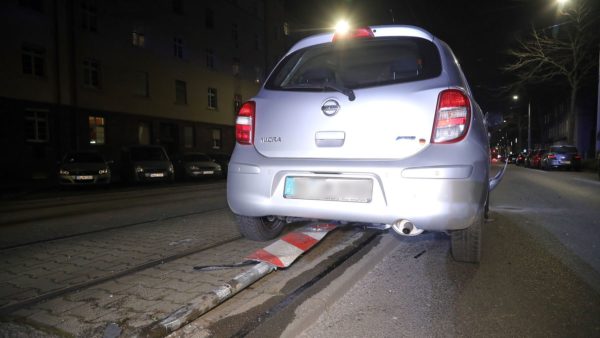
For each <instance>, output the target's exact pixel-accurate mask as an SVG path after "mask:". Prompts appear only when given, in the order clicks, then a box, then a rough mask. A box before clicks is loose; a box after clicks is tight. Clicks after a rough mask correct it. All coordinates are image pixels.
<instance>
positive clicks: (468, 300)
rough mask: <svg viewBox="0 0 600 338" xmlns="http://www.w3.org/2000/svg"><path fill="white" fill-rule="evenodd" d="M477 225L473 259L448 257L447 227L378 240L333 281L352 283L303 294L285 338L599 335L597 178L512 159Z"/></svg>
mask: <svg viewBox="0 0 600 338" xmlns="http://www.w3.org/2000/svg"><path fill="white" fill-rule="evenodd" d="M483 229H484V237H483V240H484V244H483V245H484V248H483V253H482V262H481V264H480V265H472V264H461V263H456V262H454V261H453V260H452V259H451V258H450V255H449V241H448V237H447V236H446V235H444V234H432V233H429V234H424V235H423V236H420V237H416V238H405V237H397V236H388V237H386V238H384V240H383V241H382V242H381V243H380V244H379V245H378V246H377V247H376V248H374V249H373V250H372V251H371V252H370V253H369V254H368V255H366V256H365V257H363V259H361V260H360V261H359V262H357V263H356V264H354V266H353V267H351V268H350V269H348V270H347V271H346V272H345V273H344V274H342V275H341V276H340V277H338V278H337V280H336V283H339V282H340V281H343V280H344V279H348V280H350V283H349V284H353V286H352V287H351V288H349V289H348V290H347V291H346V292H345V293H344V294H343V295H340V292H334V291H332V288H335V287H336V285H337V284H336V283H331V285H330V286H328V287H325V288H324V289H323V290H321V291H320V292H319V293H317V294H316V295H314V296H313V297H311V298H310V299H307V300H306V301H305V302H304V304H302V305H301V306H299V307H298V308H297V309H296V310H295V313H294V315H293V316H292V317H293V318H292V320H291V322H290V324H288V325H287V328H286V330H285V331H284V332H283V333H282V335H283V336H298V335H301V336H303V337H439V336H461V337H462V336H469V337H506V336H527V337H598V336H600V265H599V259H600V247H599V245H598V243H600V241H599V239H600V184H599V183H598V181H597V179H596V176H595V175H593V174H591V173H575V172H543V171H538V170H531V169H525V168H520V167H515V166H510V167H509V171H508V172H507V174H506V176H505V178H504V180H503V182H502V184H501V185H500V186H499V187H498V188H497V189H496V190H495V191H494V192H493V193H492V203H491V219H490V220H489V222H487V223H486V224H485V226H484V228H483ZM380 257H384V258H383V259H381V258H380ZM361 266H363V270H366V271H368V272H367V273H365V274H360V273H359V274H357V273H352V270H360V269H361V268H360V267H361ZM364 267H367V268H364ZM315 306H319V308H320V309H321V311H320V312H319V314H317V315H315V313H314V312H311V309H313V308H315Z"/></svg>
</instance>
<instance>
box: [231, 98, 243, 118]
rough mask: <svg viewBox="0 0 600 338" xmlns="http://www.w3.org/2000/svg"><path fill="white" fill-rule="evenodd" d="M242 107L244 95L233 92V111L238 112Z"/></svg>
mask: <svg viewBox="0 0 600 338" xmlns="http://www.w3.org/2000/svg"><path fill="white" fill-rule="evenodd" d="M241 107H242V95H240V94H233V111H234V112H235V113H236V114H237V113H238V112H239V111H240V108H241Z"/></svg>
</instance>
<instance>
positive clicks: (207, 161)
mask: <svg viewBox="0 0 600 338" xmlns="http://www.w3.org/2000/svg"><path fill="white" fill-rule="evenodd" d="M173 162H174V165H175V173H177V175H178V176H179V177H180V178H182V179H188V178H197V177H221V176H222V174H223V172H222V170H221V166H220V165H219V164H218V163H216V162H215V160H213V159H212V158H210V157H208V155H206V154H203V153H186V154H183V155H180V156H177V157H175V158H174V160H173Z"/></svg>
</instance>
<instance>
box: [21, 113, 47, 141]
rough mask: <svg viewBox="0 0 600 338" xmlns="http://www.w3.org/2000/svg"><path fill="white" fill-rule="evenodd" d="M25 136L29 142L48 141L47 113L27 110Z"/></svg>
mask: <svg viewBox="0 0 600 338" xmlns="http://www.w3.org/2000/svg"><path fill="white" fill-rule="evenodd" d="M25 138H26V139H27V141H29V142H47V141H48V113H47V112H44V111H27V112H26V114H25Z"/></svg>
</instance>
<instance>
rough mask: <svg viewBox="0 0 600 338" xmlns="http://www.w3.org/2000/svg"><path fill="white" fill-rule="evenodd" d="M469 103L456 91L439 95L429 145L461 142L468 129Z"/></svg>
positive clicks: (464, 96) (469, 117) (461, 93)
mask: <svg viewBox="0 0 600 338" xmlns="http://www.w3.org/2000/svg"><path fill="white" fill-rule="evenodd" d="M470 120H471V102H470V100H469V98H468V97H467V95H465V93H463V92H462V91H460V90H457V89H448V90H444V91H443V92H441V93H440V96H439V99H438V104H437V109H436V112H435V121H434V123H433V133H432V135H431V143H454V142H458V141H460V140H462V139H463V138H464V137H465V135H466V134H467V130H468V129H469V121H470Z"/></svg>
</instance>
